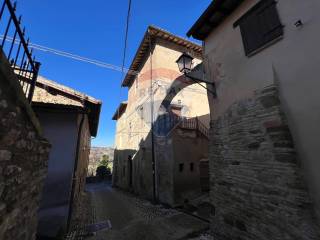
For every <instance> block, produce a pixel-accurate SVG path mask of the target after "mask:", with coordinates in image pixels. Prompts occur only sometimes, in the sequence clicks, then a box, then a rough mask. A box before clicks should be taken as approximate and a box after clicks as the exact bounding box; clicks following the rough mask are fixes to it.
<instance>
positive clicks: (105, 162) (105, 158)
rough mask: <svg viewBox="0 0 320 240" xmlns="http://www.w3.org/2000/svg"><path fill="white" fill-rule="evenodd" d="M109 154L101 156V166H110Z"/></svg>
mask: <svg viewBox="0 0 320 240" xmlns="http://www.w3.org/2000/svg"><path fill="white" fill-rule="evenodd" d="M109 162H110V161H109V156H108V155H106V154H104V155H103V156H102V157H101V160H100V162H99V166H105V167H106V168H108V166H109Z"/></svg>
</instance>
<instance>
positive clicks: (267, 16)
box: [234, 0, 283, 56]
mask: <svg viewBox="0 0 320 240" xmlns="http://www.w3.org/2000/svg"><path fill="white" fill-rule="evenodd" d="M237 25H240V30H241V35H242V39H243V44H244V48H245V52H246V55H247V56H248V55H250V54H251V53H253V52H254V51H257V50H259V49H260V48H262V47H264V46H265V45H266V44H268V43H270V42H272V41H273V40H275V39H277V38H279V37H280V36H282V35H283V26H282V24H281V22H280V18H279V15H278V12H277V8H276V1H274V0H262V1H260V2H259V3H258V4H257V5H256V6H254V7H253V8H252V9H250V10H249V11H248V12H247V13H246V14H245V15H244V16H242V17H241V18H240V19H239V20H238V21H237V22H236V23H235V24H234V27H236V26H237Z"/></svg>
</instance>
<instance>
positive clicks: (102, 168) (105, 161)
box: [96, 154, 111, 178]
mask: <svg viewBox="0 0 320 240" xmlns="http://www.w3.org/2000/svg"><path fill="white" fill-rule="evenodd" d="M109 164H110V160H109V156H108V155H106V154H104V155H103V156H102V157H101V161H100V162H99V165H98V168H97V170H96V175H97V176H98V177H99V178H105V177H107V176H110V175H111V168H110V166H109Z"/></svg>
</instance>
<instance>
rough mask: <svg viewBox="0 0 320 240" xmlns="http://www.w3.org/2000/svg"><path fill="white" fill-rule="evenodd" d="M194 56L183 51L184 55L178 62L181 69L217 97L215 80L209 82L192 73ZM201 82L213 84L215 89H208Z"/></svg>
mask: <svg viewBox="0 0 320 240" xmlns="http://www.w3.org/2000/svg"><path fill="white" fill-rule="evenodd" d="M193 59H194V58H193V57H192V56H191V55H190V54H188V53H185V52H184V53H182V55H181V56H180V57H179V58H178V60H177V61H176V63H177V64H178V68H179V71H180V72H181V73H183V74H184V75H185V76H186V77H188V78H190V79H191V80H193V81H194V82H196V83H198V84H199V85H200V86H202V87H203V88H205V89H207V90H208V92H210V93H211V94H212V95H213V96H214V97H216V95H217V94H216V90H215V89H216V88H215V84H214V82H208V81H206V80H204V79H202V78H199V77H195V76H193V75H192V71H193ZM201 83H206V84H209V85H212V86H213V91H212V90H210V89H208V88H207V87H206V86H204V85H202V84H201Z"/></svg>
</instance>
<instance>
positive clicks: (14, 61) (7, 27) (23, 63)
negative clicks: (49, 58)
mask: <svg viewBox="0 0 320 240" xmlns="http://www.w3.org/2000/svg"><path fill="white" fill-rule="evenodd" d="M0 6H1V9H0V29H2V30H0V31H3V32H1V36H0V39H1V41H0V43H1V49H2V51H3V53H4V54H5V55H6V57H7V59H8V61H9V63H10V65H11V68H12V70H13V72H14V73H15V74H16V75H17V77H18V79H19V82H20V85H21V88H22V90H23V92H24V94H25V96H26V98H27V99H28V101H29V102H30V103H31V101H32V96H33V93H34V88H35V85H36V81H37V77H38V73H39V68H40V63H39V62H36V60H35V57H34V56H33V53H32V51H33V50H32V49H31V48H30V49H29V47H30V42H29V38H28V39H27V41H26V40H25V33H26V29H25V28H23V30H21V27H20V25H21V20H22V17H21V16H20V17H19V18H17V17H16V15H15V12H16V9H17V2H14V3H13V4H12V3H11V1H10V0H3V3H2V5H0ZM3 25H4V26H3ZM11 36H13V37H11ZM6 43H7V44H6Z"/></svg>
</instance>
